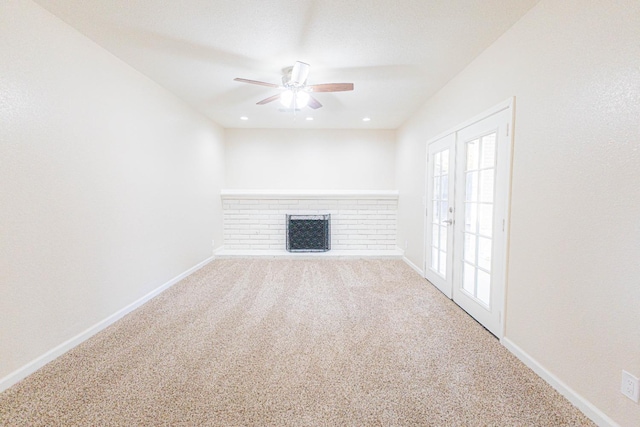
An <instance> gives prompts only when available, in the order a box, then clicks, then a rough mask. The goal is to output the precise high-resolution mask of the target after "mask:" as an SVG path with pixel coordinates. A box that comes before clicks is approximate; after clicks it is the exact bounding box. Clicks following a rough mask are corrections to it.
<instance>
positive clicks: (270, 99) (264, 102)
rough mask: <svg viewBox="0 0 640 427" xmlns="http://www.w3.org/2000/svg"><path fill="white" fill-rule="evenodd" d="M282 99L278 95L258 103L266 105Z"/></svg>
mask: <svg viewBox="0 0 640 427" xmlns="http://www.w3.org/2000/svg"><path fill="white" fill-rule="evenodd" d="M278 98H280V94H277V95H273V96H270V97H268V98H265V99H263V100H262V101H259V102H256V104H257V105H264V104H268V103H270V102H273V101H275V100H276V99H278Z"/></svg>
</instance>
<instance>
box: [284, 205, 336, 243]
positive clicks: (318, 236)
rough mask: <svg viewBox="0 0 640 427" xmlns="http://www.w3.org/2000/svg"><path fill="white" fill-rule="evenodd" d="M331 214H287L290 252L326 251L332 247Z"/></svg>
mask: <svg viewBox="0 0 640 427" xmlns="http://www.w3.org/2000/svg"><path fill="white" fill-rule="evenodd" d="M330 220H331V215H330V214H326V215H287V250H288V251H289V252H326V251H328V250H329V249H331V234H330V233H331V226H330Z"/></svg>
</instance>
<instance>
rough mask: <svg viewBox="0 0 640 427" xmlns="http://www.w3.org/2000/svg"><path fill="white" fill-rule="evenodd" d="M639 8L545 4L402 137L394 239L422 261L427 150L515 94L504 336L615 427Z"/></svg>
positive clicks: (635, 359)
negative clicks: (431, 141)
mask: <svg viewBox="0 0 640 427" xmlns="http://www.w3.org/2000/svg"><path fill="white" fill-rule="evenodd" d="M638 40H640V2H638V1H637V0H620V1H616V2H611V1H604V0H601V1H588V2H586V1H583V0H566V1H553V0H543V1H541V2H540V3H539V4H538V5H537V6H536V7H535V8H534V9H532V10H531V11H530V13H528V14H527V15H526V16H525V17H524V18H523V19H522V20H520V21H519V22H518V23H517V24H516V25H515V26H514V27H513V28H511V29H510V30H509V31H508V32H507V33H505V34H504V35H503V37H501V38H500V39H499V40H498V41H497V42H496V43H495V44H493V45H492V46H491V47H490V48H489V49H487V50H486V51H485V52H484V53H483V54H482V55H480V56H479V57H478V58H477V59H476V60H475V61H474V62H473V63H472V64H471V65H470V66H468V67H467V68H466V69H465V70H464V71H463V72H462V73H461V74H460V75H458V76H457V77H455V78H454V79H453V80H452V81H451V82H450V83H449V84H448V85H447V86H446V87H445V88H444V89H442V90H441V91H440V92H439V93H438V94H437V95H436V96H434V97H433V98H432V99H430V100H429V101H428V102H427V103H426V104H425V106H424V107H423V108H422V109H421V111H419V112H418V113H417V114H416V115H415V116H414V117H413V118H412V119H411V120H410V121H409V122H408V123H406V124H405V125H404V126H403V127H402V128H401V129H400V130H399V131H398V151H397V162H396V164H397V176H396V182H397V185H398V189H399V191H400V203H399V219H398V224H399V236H398V241H400V242H404V241H405V240H408V241H409V248H408V250H407V252H406V255H407V256H408V258H409V259H410V260H411V261H412V262H414V263H415V264H417V265H422V261H423V256H424V254H423V247H422V243H423V242H422V236H423V217H422V212H423V208H422V204H421V203H422V196H423V195H424V176H425V174H424V166H425V142H426V141H427V140H428V139H430V138H432V137H434V136H435V135H437V134H439V133H441V132H443V131H445V130H447V129H449V128H451V127H453V126H455V125H456V124H458V123H461V122H463V121H464V120H466V119H468V118H470V117H472V116H474V115H476V114H478V113H481V112H482V111H484V110H486V109H487V108H489V107H491V106H492V105H494V104H497V103H499V102H500V101H503V100H505V99H507V98H508V97H510V96H513V95H515V96H516V122H515V147H514V149H515V154H514V164H513V196H512V216H511V246H510V252H509V257H510V258H509V280H508V290H507V300H508V307H507V314H506V336H507V338H508V339H509V340H511V341H512V342H513V343H514V344H516V345H517V346H519V347H520V348H521V349H523V350H524V351H525V352H526V353H527V354H528V355H529V356H531V357H532V358H533V359H534V360H535V361H536V362H538V363H539V364H540V365H541V366H542V367H543V368H545V369H546V370H548V371H549V372H550V373H551V374H553V375H556V376H557V377H558V378H559V380H560V381H562V382H564V383H565V384H566V385H567V386H568V387H569V388H571V389H573V390H574V391H575V392H576V393H577V394H578V395H579V396H582V397H583V398H585V399H586V400H587V401H588V402H590V403H591V404H594V405H595V406H596V407H597V408H598V409H599V410H600V411H602V412H604V413H605V414H606V415H607V416H609V417H611V418H612V419H613V420H615V421H616V422H618V423H620V424H621V425H624V426H637V425H640V406H639V405H638V404H635V403H633V402H632V401H631V400H629V399H627V398H625V397H624V396H623V395H622V394H621V393H620V382H621V371H622V370H623V369H626V370H628V371H630V372H632V373H634V374H635V375H636V376H640V310H639V307H640V262H638V260H640V186H639V185H638V182H639V181H640V43H638Z"/></svg>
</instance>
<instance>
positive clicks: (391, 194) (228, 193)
mask: <svg viewBox="0 0 640 427" xmlns="http://www.w3.org/2000/svg"><path fill="white" fill-rule="evenodd" d="M398 195H399V193H398V191H397V190H221V191H220V197H221V198H222V199H223V200H225V199H330V200H340V199H378V200H397V199H398Z"/></svg>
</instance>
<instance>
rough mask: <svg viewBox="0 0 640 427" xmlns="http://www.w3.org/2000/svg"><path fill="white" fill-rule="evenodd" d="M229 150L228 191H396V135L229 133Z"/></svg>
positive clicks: (380, 132) (375, 132) (388, 132)
mask: <svg viewBox="0 0 640 427" xmlns="http://www.w3.org/2000/svg"><path fill="white" fill-rule="evenodd" d="M225 146H226V148H225V160H226V186H227V188H229V189H326V190H394V189H395V131H391V130H293V129H283V130H276V129H250V130H249V129H226V130H225Z"/></svg>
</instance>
